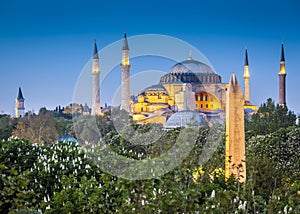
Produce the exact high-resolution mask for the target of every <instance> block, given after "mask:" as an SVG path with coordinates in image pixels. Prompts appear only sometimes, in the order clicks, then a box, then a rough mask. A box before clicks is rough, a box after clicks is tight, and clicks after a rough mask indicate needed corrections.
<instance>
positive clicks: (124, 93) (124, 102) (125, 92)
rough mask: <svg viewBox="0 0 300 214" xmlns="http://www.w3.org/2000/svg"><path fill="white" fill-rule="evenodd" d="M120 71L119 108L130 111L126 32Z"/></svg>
mask: <svg viewBox="0 0 300 214" xmlns="http://www.w3.org/2000/svg"><path fill="white" fill-rule="evenodd" d="M121 72H122V74H121V76H122V80H121V84H122V85H121V109H124V110H126V111H127V112H130V109H131V108H130V63H129V47H128V41H127V36H126V32H124V38H123V47H122V63H121Z"/></svg>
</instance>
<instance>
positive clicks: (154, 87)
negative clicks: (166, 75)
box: [144, 84, 167, 92]
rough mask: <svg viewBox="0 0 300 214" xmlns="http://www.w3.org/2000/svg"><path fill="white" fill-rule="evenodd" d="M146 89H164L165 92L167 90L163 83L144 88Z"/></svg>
mask: <svg viewBox="0 0 300 214" xmlns="http://www.w3.org/2000/svg"><path fill="white" fill-rule="evenodd" d="M144 91H145V92H146V91H163V92H167V91H166V89H165V87H164V86H163V85H161V84H157V85H151V86H149V87H147V88H145V89H144Z"/></svg>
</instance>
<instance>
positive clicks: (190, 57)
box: [189, 50, 193, 60]
mask: <svg viewBox="0 0 300 214" xmlns="http://www.w3.org/2000/svg"><path fill="white" fill-rule="evenodd" d="M189 60H193V53H192V50H190V56H189Z"/></svg>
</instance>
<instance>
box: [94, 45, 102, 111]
mask: <svg viewBox="0 0 300 214" xmlns="http://www.w3.org/2000/svg"><path fill="white" fill-rule="evenodd" d="M100 114H101V108H100V69H99V56H98V49H97V44H96V40H95V44H94V55H93V60H92V115H100Z"/></svg>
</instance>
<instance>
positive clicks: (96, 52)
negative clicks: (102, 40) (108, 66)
mask: <svg viewBox="0 0 300 214" xmlns="http://www.w3.org/2000/svg"><path fill="white" fill-rule="evenodd" d="M94 41H95V42H94V55H93V59H99V56H98V48H97V43H96V39H95V40H94Z"/></svg>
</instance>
